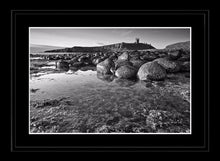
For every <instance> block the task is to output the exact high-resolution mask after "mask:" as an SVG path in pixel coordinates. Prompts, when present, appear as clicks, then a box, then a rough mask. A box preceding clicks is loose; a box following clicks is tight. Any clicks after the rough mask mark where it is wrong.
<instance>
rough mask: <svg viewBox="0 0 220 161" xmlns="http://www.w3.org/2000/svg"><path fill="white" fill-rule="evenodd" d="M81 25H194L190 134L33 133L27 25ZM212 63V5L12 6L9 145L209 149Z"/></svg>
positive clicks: (53, 148) (55, 148)
mask: <svg viewBox="0 0 220 161" xmlns="http://www.w3.org/2000/svg"><path fill="white" fill-rule="evenodd" d="M82 26H83V27H118V26H121V27H123V26H129V27H137V26H138V27H146V26H147V27H155V26H157V27H160V26H161V27H172V26H173V27H178V26H190V27H191V28H192V91H193V92H192V93H193V94H192V134H190V135H178V134H175V135H82V134H81V135H49V134H48V135H30V134H29V133H28V131H29V130H28V127H29V126H28V115H29V113H28V104H29V103H28V74H29V71H28V68H27V66H28V62H29V60H28V59H29V58H28V51H29V47H28V44H29V43H28V37H29V36H28V28H29V27H82ZM194 53H195V54H194ZM197 55H200V56H199V57H198V56H197ZM208 63H209V10H189V11H187V10H175V11H174V10H11V79H12V83H11V93H12V97H11V151H12V152H17V151H70V152H73V151H126V152H128V151H156V152H159V151H209V136H210V135H209V119H210V118H209V116H210V114H209V107H208V106H209V99H208V96H209V95H208V90H209V88H208V83H209V79H208V74H209V73H208V72H209V64H208Z"/></svg>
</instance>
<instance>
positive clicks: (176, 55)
mask: <svg viewBox="0 0 220 161" xmlns="http://www.w3.org/2000/svg"><path fill="white" fill-rule="evenodd" d="M181 54H182V52H181V50H175V51H169V52H168V57H169V58H170V59H171V60H176V59H178V58H180V57H181Z"/></svg>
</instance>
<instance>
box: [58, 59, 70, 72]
mask: <svg viewBox="0 0 220 161" xmlns="http://www.w3.org/2000/svg"><path fill="white" fill-rule="evenodd" d="M56 66H57V68H58V69H59V70H69V63H68V62H67V61H63V60H61V61H58V62H57V64H56Z"/></svg>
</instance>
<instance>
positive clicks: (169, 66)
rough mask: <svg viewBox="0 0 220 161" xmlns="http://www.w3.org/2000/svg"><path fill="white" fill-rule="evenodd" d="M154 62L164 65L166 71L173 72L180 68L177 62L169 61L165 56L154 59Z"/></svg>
mask: <svg viewBox="0 0 220 161" xmlns="http://www.w3.org/2000/svg"><path fill="white" fill-rule="evenodd" d="M154 62H157V63H158V64H160V65H161V66H162V67H164V68H165V69H166V71H167V72H168V73H175V72H178V71H179V70H180V65H179V63H178V62H175V61H171V60H169V59H167V58H158V59H155V60H154Z"/></svg>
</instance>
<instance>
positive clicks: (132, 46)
mask: <svg viewBox="0 0 220 161" xmlns="http://www.w3.org/2000/svg"><path fill="white" fill-rule="evenodd" d="M144 49H155V48H154V47H153V46H152V45H150V44H147V43H124V42H122V43H118V44H111V45H104V46H98V47H97V46H94V47H81V46H74V47H72V48H63V49H56V50H47V51H45V52H106V51H124V50H144Z"/></svg>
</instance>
